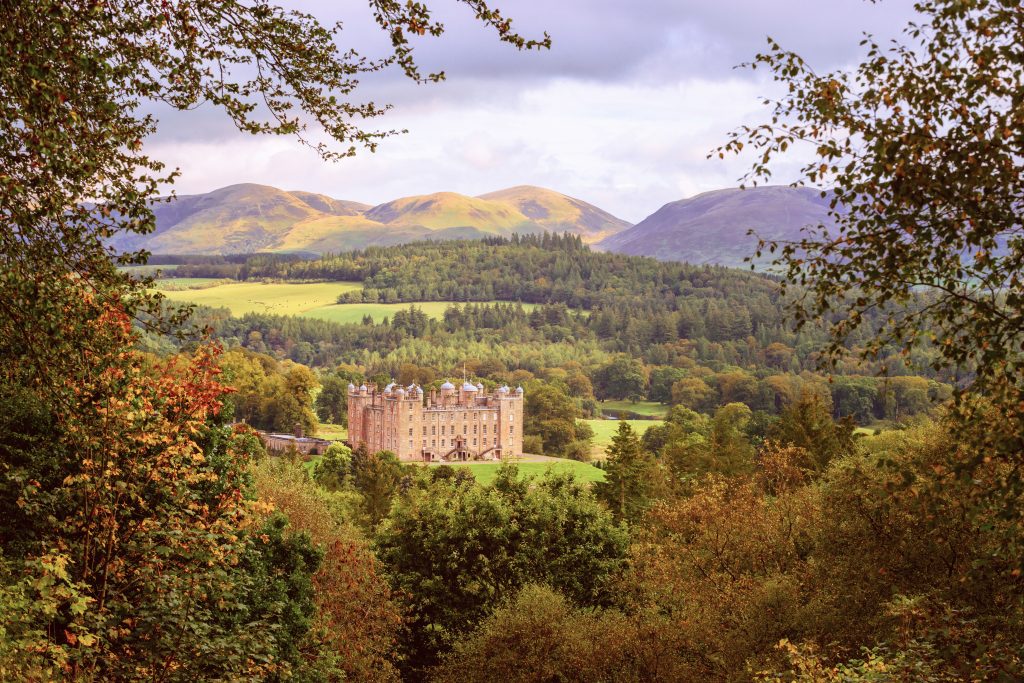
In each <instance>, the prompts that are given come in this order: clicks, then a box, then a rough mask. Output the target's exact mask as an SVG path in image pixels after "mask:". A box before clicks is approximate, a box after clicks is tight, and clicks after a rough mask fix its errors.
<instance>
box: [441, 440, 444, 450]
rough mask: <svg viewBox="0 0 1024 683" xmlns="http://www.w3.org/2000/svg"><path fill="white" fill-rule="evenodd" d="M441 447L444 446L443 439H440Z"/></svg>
mask: <svg viewBox="0 0 1024 683" xmlns="http://www.w3.org/2000/svg"><path fill="white" fill-rule="evenodd" d="M441 448H444V439H441Z"/></svg>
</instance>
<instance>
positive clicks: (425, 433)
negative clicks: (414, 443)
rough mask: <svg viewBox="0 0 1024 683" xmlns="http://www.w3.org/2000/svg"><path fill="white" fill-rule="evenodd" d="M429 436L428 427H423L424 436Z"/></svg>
mask: <svg viewBox="0 0 1024 683" xmlns="http://www.w3.org/2000/svg"><path fill="white" fill-rule="evenodd" d="M426 435H427V425H423V436H426ZM424 445H426V444H424Z"/></svg>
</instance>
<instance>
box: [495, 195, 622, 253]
mask: <svg viewBox="0 0 1024 683" xmlns="http://www.w3.org/2000/svg"><path fill="white" fill-rule="evenodd" d="M479 199H486V200H488V201H491V202H494V203H496V204H503V205H505V206H508V207H510V208H512V209H515V210H516V211H518V212H519V213H521V214H523V215H524V216H526V217H527V218H529V219H530V220H531V221H533V222H534V223H536V224H538V225H540V226H542V227H543V228H544V229H545V230H549V231H551V232H572V233H575V234H577V235H582V236H583V239H584V241H586V242H588V243H589V242H596V241H598V240H600V239H602V238H604V237H609V236H611V235H614V234H616V233H619V232H621V231H623V230H625V229H627V228H629V227H630V224H629V223H628V222H626V221H624V220H622V219H621V218H616V217H615V216H613V215H611V214H610V213H608V212H607V211H603V210H602V209H599V208H597V207H596V206H594V205H593V204H588V203H587V202H584V201H581V200H579V199H575V198H573V197H569V196H567V195H564V194H562V193H560V192H554V191H552V190H547V189H545V188H543V187H534V186H532V185H518V186H516V187H510V188H508V189H505V190H498V191H497V192H490V193H488V194H482V195H480V197H479Z"/></svg>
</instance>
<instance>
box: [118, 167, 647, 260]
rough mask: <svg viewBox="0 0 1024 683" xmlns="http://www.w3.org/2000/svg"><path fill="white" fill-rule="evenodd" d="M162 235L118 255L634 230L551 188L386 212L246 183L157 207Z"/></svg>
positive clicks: (447, 197)
mask: <svg viewBox="0 0 1024 683" xmlns="http://www.w3.org/2000/svg"><path fill="white" fill-rule="evenodd" d="M153 211H154V213H155V214H156V223H157V225H156V230H155V231H154V232H153V233H151V234H149V235H119V236H117V237H115V238H114V239H112V240H111V241H110V244H111V245H112V246H113V247H114V248H115V249H118V250H125V251H126V250H132V249H140V248H144V249H148V250H149V251H151V252H154V253H160V254H228V253H251V252H256V251H304V252H315V253H324V252H336V251H345V250H351V249H361V248H365V247H368V246H389V245H394V244H402V243H406V242H414V241H419V240H425V239H480V238H482V237H486V236H487V235H502V236H508V235H511V234H514V233H536V232H542V231H544V230H548V231H555V232H573V233H576V234H579V235H582V236H583V238H584V240H585V241H588V242H592V241H595V240H596V239H599V238H600V237H602V236H604V235H606V234H610V233H613V232H615V231H618V230H622V229H624V228H626V227H628V226H629V223H626V222H625V221H622V220H620V219H618V218H616V217H614V216H612V215H611V214H609V213H607V212H605V211H602V210H601V209H599V208H597V207H595V206H592V205H590V204H587V203H586V202H582V201H580V200H577V199H573V198H571V197H567V196H565V195H563V194H560V193H558V192H554V191H552V190H545V189H543V188H537V187H526V186H522V187H516V188H510V189H508V190H501V191H499V192H494V193H491V194H490V195H484V196H482V197H468V196H465V195H461V194H456V193H454V192H438V193H434V194H429V195H419V196H412V197H403V198H401V199H396V200H393V201H390V202H386V203H384V204H380V205H378V206H370V205H367V204H361V203H359V202H355V201H348V200H341V199H335V198H333V197H329V196H326V195H322V194H317V193H313V192H304V191H301V190H295V191H290V192H288V191H285V190H280V189H278V188H275V187H270V186H267V185H256V184H253V183H243V184H240V185H231V186H229V187H224V188H220V189H218V190H214V191H212V192H208V193H206V194H199V195H183V196H179V197H177V198H176V199H175V200H173V201H171V202H167V203H158V204H156V205H154V207H153Z"/></svg>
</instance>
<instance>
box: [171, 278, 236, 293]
mask: <svg viewBox="0 0 1024 683" xmlns="http://www.w3.org/2000/svg"><path fill="white" fill-rule="evenodd" d="M229 282H230V280H225V279H223V278H216V277H162V278H160V279H159V280H157V282H156V284H157V286H158V287H159V288H160V290H161V291H172V290H173V291H179V290H183V289H209V288H210V287H218V286H220V285H223V284H227V283H229Z"/></svg>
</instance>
